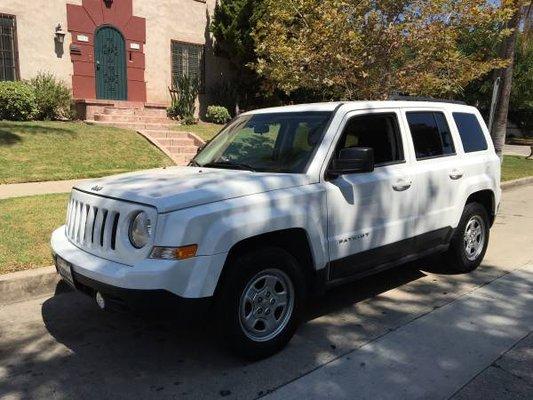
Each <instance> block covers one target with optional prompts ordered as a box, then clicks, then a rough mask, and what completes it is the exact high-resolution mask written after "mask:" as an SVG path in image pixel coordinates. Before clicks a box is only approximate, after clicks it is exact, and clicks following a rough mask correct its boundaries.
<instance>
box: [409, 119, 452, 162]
mask: <svg viewBox="0 0 533 400" xmlns="http://www.w3.org/2000/svg"><path fill="white" fill-rule="evenodd" d="M407 122H408V123H409V129H410V130H411V136H412V137H413V143H414V146H415V152H416V158H417V160H420V159H425V158H432V157H440V156H446V155H451V154H455V148H454V146H453V141H452V135H451V134H450V128H449V127H448V122H447V121H446V117H445V116H444V114H443V113H440V112H430V111H424V112H408V113H407Z"/></svg>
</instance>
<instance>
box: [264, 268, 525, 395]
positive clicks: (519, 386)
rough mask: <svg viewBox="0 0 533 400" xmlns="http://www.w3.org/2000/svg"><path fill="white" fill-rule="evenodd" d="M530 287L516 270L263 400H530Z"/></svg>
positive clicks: (522, 273)
mask: <svg viewBox="0 0 533 400" xmlns="http://www.w3.org/2000/svg"><path fill="white" fill-rule="evenodd" d="M532 287H533V265H529V266H526V267H523V268H522V269H518V270H515V271H513V272H511V273H509V274H507V275H504V276H502V277H501V278H499V279H496V280H494V281H492V282H491V283H489V284H487V285H485V286H482V287H480V288H478V289H476V290H473V291H471V292H469V293H467V294H465V295H464V296H462V297H459V298H458V299H457V300H455V301H454V302H452V303H450V304H448V305H446V306H444V307H442V308H439V309H436V310H435V311H433V312H430V313H428V314H425V315H423V316H421V317H420V318H418V319H415V320H414V321H412V322H411V323H409V324H407V325H404V326H402V327H400V328H398V329H396V330H394V331H392V332H389V333H386V334H385V335H383V336H381V337H380V338H378V339H376V340H375V341H373V342H371V343H369V344H366V345H364V346H362V347H360V348H359V349H357V350H355V351H353V352H351V353H348V354H347V355H344V356H342V357H340V358H338V359H336V360H334V361H332V362H330V363H328V364H325V365H323V366H321V367H319V368H317V369H316V370H314V371H313V372H311V373H309V374H307V375H304V376H303V377H301V378H299V379H296V380H294V381H293V382H291V383H289V384H287V385H285V386H282V387H281V388H279V389H277V390H276V391H274V392H273V393H271V394H270V395H269V396H268V397H267V398H268V399H283V400H289V399H298V400H299V399H353V398H357V399H395V400H398V399H449V398H450V397H452V396H455V398H456V399H466V398H468V399H491V398H494V399H496V398H498V399H503V398H514V399H519V398H524V399H526V398H527V399H531V398H533V374H532V372H531V371H532V370H533V365H532V364H533V356H532V354H530V353H528V352H527V351H526V352H523V351H522V352H520V351H519V350H517V349H519V348H524V347H525V348H527V346H529V348H531V347H532V344H531V336H529V337H527V335H529V334H530V333H531V332H532V331H533V292H532V291H531V288H532ZM522 340H523V341H522ZM521 341H522V342H521ZM514 346H516V347H515V348H514V349H513V350H511V349H512V348H513V347H514ZM510 350H511V351H510ZM507 352H508V353H507ZM517 352H518V353H517ZM506 353H507V354H506ZM502 354H503V356H502ZM517 354H518V355H517ZM486 385H490V386H486ZM489 387H493V388H495V390H497V391H498V392H497V393H491V391H490V389H489Z"/></svg>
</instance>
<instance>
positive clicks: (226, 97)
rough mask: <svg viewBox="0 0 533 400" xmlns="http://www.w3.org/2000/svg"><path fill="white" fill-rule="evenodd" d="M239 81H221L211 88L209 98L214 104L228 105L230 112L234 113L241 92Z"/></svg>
mask: <svg viewBox="0 0 533 400" xmlns="http://www.w3.org/2000/svg"><path fill="white" fill-rule="evenodd" d="M237 86H238V85H237V82H228V81H221V82H219V83H217V84H215V85H212V86H211V87H210V89H209V100H210V101H211V102H212V103H213V104H220V105H221V106H224V107H226V109H227V110H228V111H229V112H230V114H232V115H233V114H234V111H235V105H236V104H237V103H238V101H237V100H238V98H239V94H238V91H237Z"/></svg>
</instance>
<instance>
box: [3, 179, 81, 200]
mask: <svg viewBox="0 0 533 400" xmlns="http://www.w3.org/2000/svg"><path fill="white" fill-rule="evenodd" d="M84 180H86V179H72V180H69V181H48V182H29V183H13V184H8V185H0V199H8V198H10V197H22V196H33V195H38V194H51V193H68V192H70V191H71V189H72V186H74V185H75V184H77V183H78V182H83V181H84Z"/></svg>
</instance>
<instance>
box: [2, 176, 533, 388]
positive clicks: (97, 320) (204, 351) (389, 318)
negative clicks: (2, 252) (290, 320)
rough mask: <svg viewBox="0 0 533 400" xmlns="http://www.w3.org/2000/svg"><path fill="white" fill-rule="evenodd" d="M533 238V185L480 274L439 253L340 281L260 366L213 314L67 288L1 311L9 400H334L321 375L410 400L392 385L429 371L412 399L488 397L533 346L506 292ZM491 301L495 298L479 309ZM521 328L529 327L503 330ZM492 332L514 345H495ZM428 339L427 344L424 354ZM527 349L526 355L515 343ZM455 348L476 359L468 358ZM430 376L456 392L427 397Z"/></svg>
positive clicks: (495, 235)
mask: <svg viewBox="0 0 533 400" xmlns="http://www.w3.org/2000/svg"><path fill="white" fill-rule="evenodd" d="M532 232H533V187H531V186H529V187H521V188H516V189H513V190H510V191H507V192H505V193H504V198H503V203H502V207H501V214H500V216H499V217H498V219H497V220H496V222H495V225H494V227H493V230H492V231H491V243H490V247H489V251H488V253H487V255H486V257H485V261H484V263H483V265H482V266H481V267H480V268H479V269H478V270H477V271H475V272H474V273H472V274H468V275H453V274H449V273H447V271H446V269H445V267H443V266H439V263H438V262H437V261H436V260H435V259H428V260H424V261H421V262H418V263H415V264H410V265H408V266H404V267H400V268H396V269H394V270H390V271H387V272H384V273H381V274H379V275H376V276H373V277H369V278H366V279H363V280H360V281H358V282H355V283H353V284H350V285H347V286H343V287H340V288H337V289H336V290H335V291H332V292H330V293H328V294H327V295H326V296H325V297H324V298H321V299H316V300H314V301H313V302H312V304H311V305H310V307H309V311H308V312H307V314H306V321H307V322H306V323H305V324H304V325H303V326H302V327H301V328H300V330H299V331H298V333H297V334H296V336H295V337H294V339H293V340H292V342H291V343H290V345H289V346H288V347H287V348H286V349H285V350H284V351H283V352H281V353H280V354H278V355H276V356H274V357H271V358H269V359H267V360H263V361H260V362H256V363H248V362H244V361H241V360H239V359H236V358H234V357H233V356H232V355H231V354H229V353H228V352H226V351H225V350H224V349H223V348H221V347H220V346H219V344H218V343H217V341H216V340H215V338H216V334H217V332H216V331H214V330H213V329H212V328H213V325H212V324H211V323H210V321H209V319H206V320H205V321H203V322H202V321H200V322H197V323H195V324H190V323H184V322H179V316H178V315H176V316H173V317H174V319H173V320H171V321H169V320H167V319H163V318H161V317H152V318H147V317H141V316H134V315H129V314H110V313H103V312H100V311H99V310H98V309H97V307H96V306H95V304H94V302H93V301H92V300H91V299H89V298H86V297H84V296H83V295H81V294H78V293H73V292H70V291H68V290H65V288H64V287H63V286H62V285H61V284H60V285H59V286H58V288H57V293H56V295H55V296H47V297H44V298H39V299H35V300H31V301H27V302H21V303H16V304H11V305H7V306H4V307H2V308H0V398H1V399H19V398H42V399H55V398H76V399H95V398H97V399H108V398H112V399H122V398H124V399H131V398H158V399H159V398H161V399H173V398H180V399H220V398H228V399H229V398H231V399H234V398H235V399H249V398H257V397H262V396H265V395H267V397H269V396H273V397H275V398H286V397H292V398H296V397H299V398H301V399H304V398H307V397H306V396H309V397H315V398H319V397H331V398H333V397H335V396H334V393H335V392H333V391H326V392H316V391H311V392H309V391H306V389H305V388H306V387H308V386H309V385H313V384H316V382H321V381H322V379H329V382H330V383H332V384H334V385H337V387H340V388H344V389H343V390H348V391H347V392H346V393H347V394H348V397H350V398H353V399H356V398H358V397H365V396H363V394H364V393H373V392H372V391H370V392H369V391H368V390H367V389H368V388H369V386H368V387H365V385H378V386H379V385H381V389H382V391H381V392H380V393H386V392H388V394H389V395H388V396H387V397H388V398H402V396H401V393H399V392H395V391H394V390H393V387H392V386H391V388H390V389H387V387H386V386H384V385H383V383H382V382H395V385H396V386H395V387H396V388H398V387H400V388H409V387H412V386H414V385H415V384H417V382H419V383H420V382H422V381H423V380H424V379H425V381H424V382H423V383H424V384H423V385H422V384H419V385H418V387H419V388H420V389H419V390H417V391H414V392H408V394H409V393H410V397H403V398H447V397H450V395H452V394H454V395H455V396H456V397H457V398H476V396H477V398H480V399H481V398H488V397H487V396H486V393H484V392H483V390H482V389H480V388H483V387H484V385H486V384H487V382H488V383H490V382H496V380H495V378H493V375H490V374H492V373H495V372H494V371H493V369H491V368H494V369H495V370H498V371H499V372H501V371H502V370H503V368H504V367H501V368H500V367H491V365H496V366H497V365H500V366H502V365H503V366H505V365H508V364H505V363H504V362H503V361H502V362H500V364H497V363H495V362H497V359H498V357H499V356H500V355H502V354H506V352H509V354H515V353H516V352H517V351H518V356H517V357H518V358H520V357H521V355H522V354H526V353H527V351H531V350H527V346H526V347H524V346H522V347H520V346H519V344H520V343H521V342H520V339H522V336H524V335H522V333H524V332H525V331H527V330H529V331H531V330H533V324H530V320H529V319H527V318H523V316H521V315H519V309H516V307H514V306H513V305H516V304H518V303H517V302H518V300H517V299H514V300H513V301H514V303H513V302H509V303H507V302H506V297H505V295H507V296H512V293H515V294H520V295H523V294H524V293H525V295H527V294H531V293H532V289H533V288H532V287H531V286H532V285H531V280H530V278H531V276H530V275H527V274H528V273H531V272H532V271H531V268H528V267H527V265H531V264H533V246H532ZM516 285H518V286H516ZM505 288H507V289H505ZM517 288H518V289H517ZM506 290H507V292H506ZM513 290H514V292H513ZM517 291H518V292H517ZM526 297H527V296H526ZM478 298H483V299H484V302H479V301H478V302H477V303H476V301H475V299H478ZM507 298H510V297H507ZM530 299H531V296H529V297H527V298H526V300H527V301H530ZM526 300H524V301H526ZM527 304H529V303H527ZM527 304H526V303H524V302H522V303H520V304H519V305H520V306H521V307H525V305H527ZM466 305H468V307H466ZM509 308H512V309H513V310H515V312H514V314H509V315H507V314H506V315H505V316H504V315H503V314H502V313H503V312H504V311H503V310H506V309H509ZM520 309H521V308H520ZM528 309H531V307H529V308H528ZM453 310H457V311H456V312H453ZM528 312H529V313H530V314H531V312H530V311H528ZM528 315H529V314H528ZM461 316H463V317H465V318H466V317H468V316H471V317H472V318H470V320H472V321H474V322H473V323H472V324H470V322H468V324H467V325H461V324H465V322H464V321H467V320H469V319H468V318H467V319H464V320H463V322H461V323H459V322H457V325H456V324H455V322H454V321H455V320H454V319H453V318H455V317H457V318H459V317H461ZM528 318H529V317H528ZM428 321H429V322H428ZM431 321H437V322H438V324H437V325H432V323H431ZM443 321H444V323H443ZM446 321H448V323H446ZM514 323H516V324H517V325H516V326H519V327H520V329H519V330H518V328H517V329H514V330H513V329H511V330H509V329H504V328H503V327H504V326H507V325H508V324H514ZM424 324H425V325H427V326H438V327H439V330H440V332H438V331H435V330H433V331H431V330H428V329H425V328H424ZM452 324H453V326H454V327H457V326H460V327H461V326H463V327H464V329H463V330H458V329H454V330H450V332H452V333H451V335H448V336H447V337H448V339H447V346H448V348H449V349H450V350H453V351H450V354H449V357H448V358H446V357H442V358H439V359H438V361H439V365H440V366H441V367H442V366H444V367H445V369H446V368H447V369H448V370H449V374H441V373H440V372H439V371H436V370H431V369H430V368H429V367H428V365H430V364H429V363H430V362H432V360H435V359H437V358H436V357H441V355H442V352H443V351H445V350H446V347H444V348H443V347H442V346H440V347H439V346H435V347H432V344H431V343H432V341H431V335H440V337H445V336H446V335H445V334H444V333H445V331H446V329H448V327H450V326H452ZM500 328H501V329H500ZM469 329H470V330H474V331H475V333H476V335H479V338H480V341H479V342H478V341H473V342H472V343H473V346H474V348H471V349H469V348H468V346H467V345H466V343H465V342H464V338H465V332H467V331H468V330H469ZM519 333H520V335H519ZM398 334H402V335H404V336H403V339H402V340H403V342H402V341H400V342H398V340H397V339H398V336H397V335H398ZM455 334H457V335H458V336H457V338H456V340H455V341H454V336H453V335H455ZM417 335H418V336H417ZM518 336H521V337H518ZM491 337H492V338H493V339H494V338H501V339H502V340H498V341H497V343H496V342H495V341H494V340H489V339H490V338H491ZM418 338H420V341H419V340H417V339H418ZM470 338H471V337H470ZM398 343H400V344H401V343H404V345H403V347H402V348H401V353H399V354H400V355H399V357H400V356H401V357H403V358H404V360H408V361H409V369H407V370H405V371H402V370H400V371H398V370H395V369H394V368H392V369H391V368H390V365H391V364H390V363H387V362H385V363H384V364H383V365H381V367H380V365H379V363H378V361H379V358H378V357H377V356H376V357H374V356H371V357H369V356H367V357H366V360H363V358H362V357H363V355H364V354H367V355H368V354H369V353H367V352H368V349H369V348H372V349H374V351H375V353H372V354H376V355H377V354H385V355H387V357H390V355H391V354H392V353H390V352H389V351H388V350H387V349H391V347H389V346H392V345H395V346H398ZM439 343H442V342H439ZM483 343H488V344H487V345H481V344H483ZM494 343H496V344H497V347H494V346H495V344H494ZM528 343H531V340H529V342H528ZM420 346H424V349H425V351H424V352H423V353H421V352H420ZM454 346H457V348H454ZM513 346H515V347H514V348H513ZM397 348H398V347H396V349H397ZM522 348H525V349H526V350H523V351H520V350H516V349H522ZM530 348H531V346H530ZM513 349H514V350H513ZM459 350H460V351H459ZM513 351H514V352H515V353H513ZM528 354H529V353H528ZM432 356H433V357H432ZM455 356H456V357H458V359H460V360H461V362H463V364H459V363H456V360H455V359H454V358H453V357H455ZM480 359H482V362H480V361H479V360H480ZM522 359H523V358H522ZM354 360H355V361H356V362H354ZM393 361H394V362H397V361H398V359H395V360H393ZM530 361H531V359H530ZM530 361H529V362H526V364H525V365H526V371H527V370H528V369H529V371H531V370H533V365H532V362H530ZM342 363H345V364H342ZM464 363H466V364H464ZM400 364H401V363H400ZM441 364H442V365H441ZM335 365H341V366H342V368H341V369H340V370H338V371H341V372H342V371H344V373H345V374H346V372H350V371H351V376H349V378H350V379H352V378H353V376H356V377H357V379H358V380H357V381H352V382H356V383H357V385H352V386H350V385H349V384H348V385H347V382H348V383H349V382H350V381H346V380H343V379H344V378H343V377H342V376H340V375H339V374H334V375H331V374H328V373H325V372H324V371H326V369H328V370H329V371H332V370H331V367H332V366H335ZM365 365H368V366H369V367H372V370H373V371H374V372H375V375H373V378H375V377H376V376H377V377H379V376H383V377H384V378H386V379H384V380H383V381H378V382H376V381H375V380H373V379H368V380H366V379H361V376H360V374H361V371H360V369H361V368H362V367H364V366H365ZM375 368H382V370H381V371H377V370H376V369H375ZM376 371H377V372H376ZM432 371H435V372H434V373H433V374H432V373H431V372H432ZM458 371H461V374H459V373H457V372H458ZM498 371H496V372H498ZM398 372H402V373H398ZM506 373H507V372H506ZM316 374H318V375H316ZM487 374H488V375H487ZM348 375H350V374H348ZM339 376H340V377H339ZM324 377H326V378H324ZM328 377H329V378H328ZM428 379H429V380H428ZM380 382H381V383H380ZM428 382H429V383H428ZM431 382H433V386H435V387H437V388H446V389H442V392H440V391H439V392H433V393H432V392H430V391H427V389H426V388H428V387H432V386H431ZM523 382H524V383H523V386H521V388H522V389H519V393H522V394H523V395H524V396H526V397H524V398H533V396H529V395H530V394H531V392H528V391H529V390H531V389H532V388H533V380H532V381H527V380H524V381H523ZM302 383H303V385H302ZM306 383H307V384H306ZM326 383H328V382H326ZM476 385H477V386H476ZM302 387H303V388H304V390H302ZM346 388H348V389H346ZM498 388H500V389H501V388H505V386H502V385H499V386H498ZM452 389H453V390H452ZM350 390H351V392H350ZM365 391H366V392H365ZM317 393H318V394H320V393H325V396H317ZM505 393H512V392H509V391H506V392H505ZM515 397H516V396H515ZM498 398H503V397H498Z"/></svg>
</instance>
